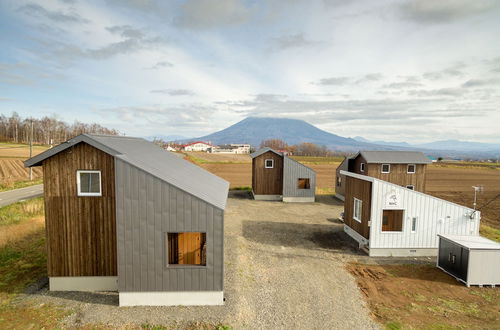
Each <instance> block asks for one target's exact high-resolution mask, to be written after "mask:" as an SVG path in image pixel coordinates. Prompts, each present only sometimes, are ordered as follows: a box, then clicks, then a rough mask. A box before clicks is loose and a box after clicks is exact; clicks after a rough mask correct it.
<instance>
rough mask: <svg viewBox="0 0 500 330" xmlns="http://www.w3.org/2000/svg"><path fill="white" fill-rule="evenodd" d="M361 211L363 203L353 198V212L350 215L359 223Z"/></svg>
mask: <svg viewBox="0 0 500 330" xmlns="http://www.w3.org/2000/svg"><path fill="white" fill-rule="evenodd" d="M362 210H363V201H362V200H360V199H357V198H354V212H353V214H352V218H353V219H354V220H356V221H357V222H361V211H362Z"/></svg>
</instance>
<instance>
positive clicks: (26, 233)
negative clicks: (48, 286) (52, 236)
mask: <svg viewBox="0 0 500 330" xmlns="http://www.w3.org/2000/svg"><path fill="white" fill-rule="evenodd" d="M40 220H42V221H40ZM46 264H47V258H46V253H45V230H44V226H43V199H41V198H37V199H33V200H30V201H26V202H21V203H16V204H12V205H9V206H6V207H3V208H0V328H2V329H30V328H53V327H55V326H56V325H57V322H58V320H59V319H60V318H61V317H63V316H65V315H66V314H67V312H65V311H63V310H62V309H60V308H56V307H54V306H48V305H40V306H29V305H27V304H24V303H20V302H18V301H16V297H17V296H18V295H19V294H21V293H22V292H23V291H24V290H25V289H26V287H27V286H29V285H30V284H32V283H34V282H35V281H37V280H38V279H39V278H41V277H43V276H46V275H47V269H46Z"/></svg>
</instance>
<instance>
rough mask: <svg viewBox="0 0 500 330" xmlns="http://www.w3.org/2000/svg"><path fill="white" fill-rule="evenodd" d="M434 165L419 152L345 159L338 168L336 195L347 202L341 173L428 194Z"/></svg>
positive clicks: (365, 153)
mask: <svg viewBox="0 0 500 330" xmlns="http://www.w3.org/2000/svg"><path fill="white" fill-rule="evenodd" d="M431 162H432V161H431V160H430V159H429V158H428V157H426V156H425V155H424V154H423V153H421V152H419V151H360V152H358V153H357V154H356V155H354V156H351V157H346V158H345V159H344V161H343V162H342V163H341V164H340V165H339V167H338V168H337V171H336V181H335V182H336V186H335V194H336V196H337V197H338V198H339V199H342V200H344V192H345V184H346V182H345V181H346V177H345V176H343V175H342V174H341V173H340V171H348V172H351V173H357V174H361V175H366V176H371V177H373V178H377V179H380V180H384V181H387V182H391V183H394V184H397V185H400V186H402V187H405V188H408V189H411V190H416V191H420V192H425V174H426V168H427V164H430V163H431Z"/></svg>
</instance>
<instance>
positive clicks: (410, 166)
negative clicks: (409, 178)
mask: <svg viewBox="0 0 500 330" xmlns="http://www.w3.org/2000/svg"><path fill="white" fill-rule="evenodd" d="M416 168H417V166H416V165H415V164H408V169H407V171H406V173H408V174H415V170H416Z"/></svg>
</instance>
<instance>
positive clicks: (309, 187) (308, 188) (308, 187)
mask: <svg viewBox="0 0 500 330" xmlns="http://www.w3.org/2000/svg"><path fill="white" fill-rule="evenodd" d="M300 180H307V181H306V183H307V184H306V185H305V186H306V187H307V188H300V185H299V181H300ZM297 189H298V190H311V179H310V178H297Z"/></svg>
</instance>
